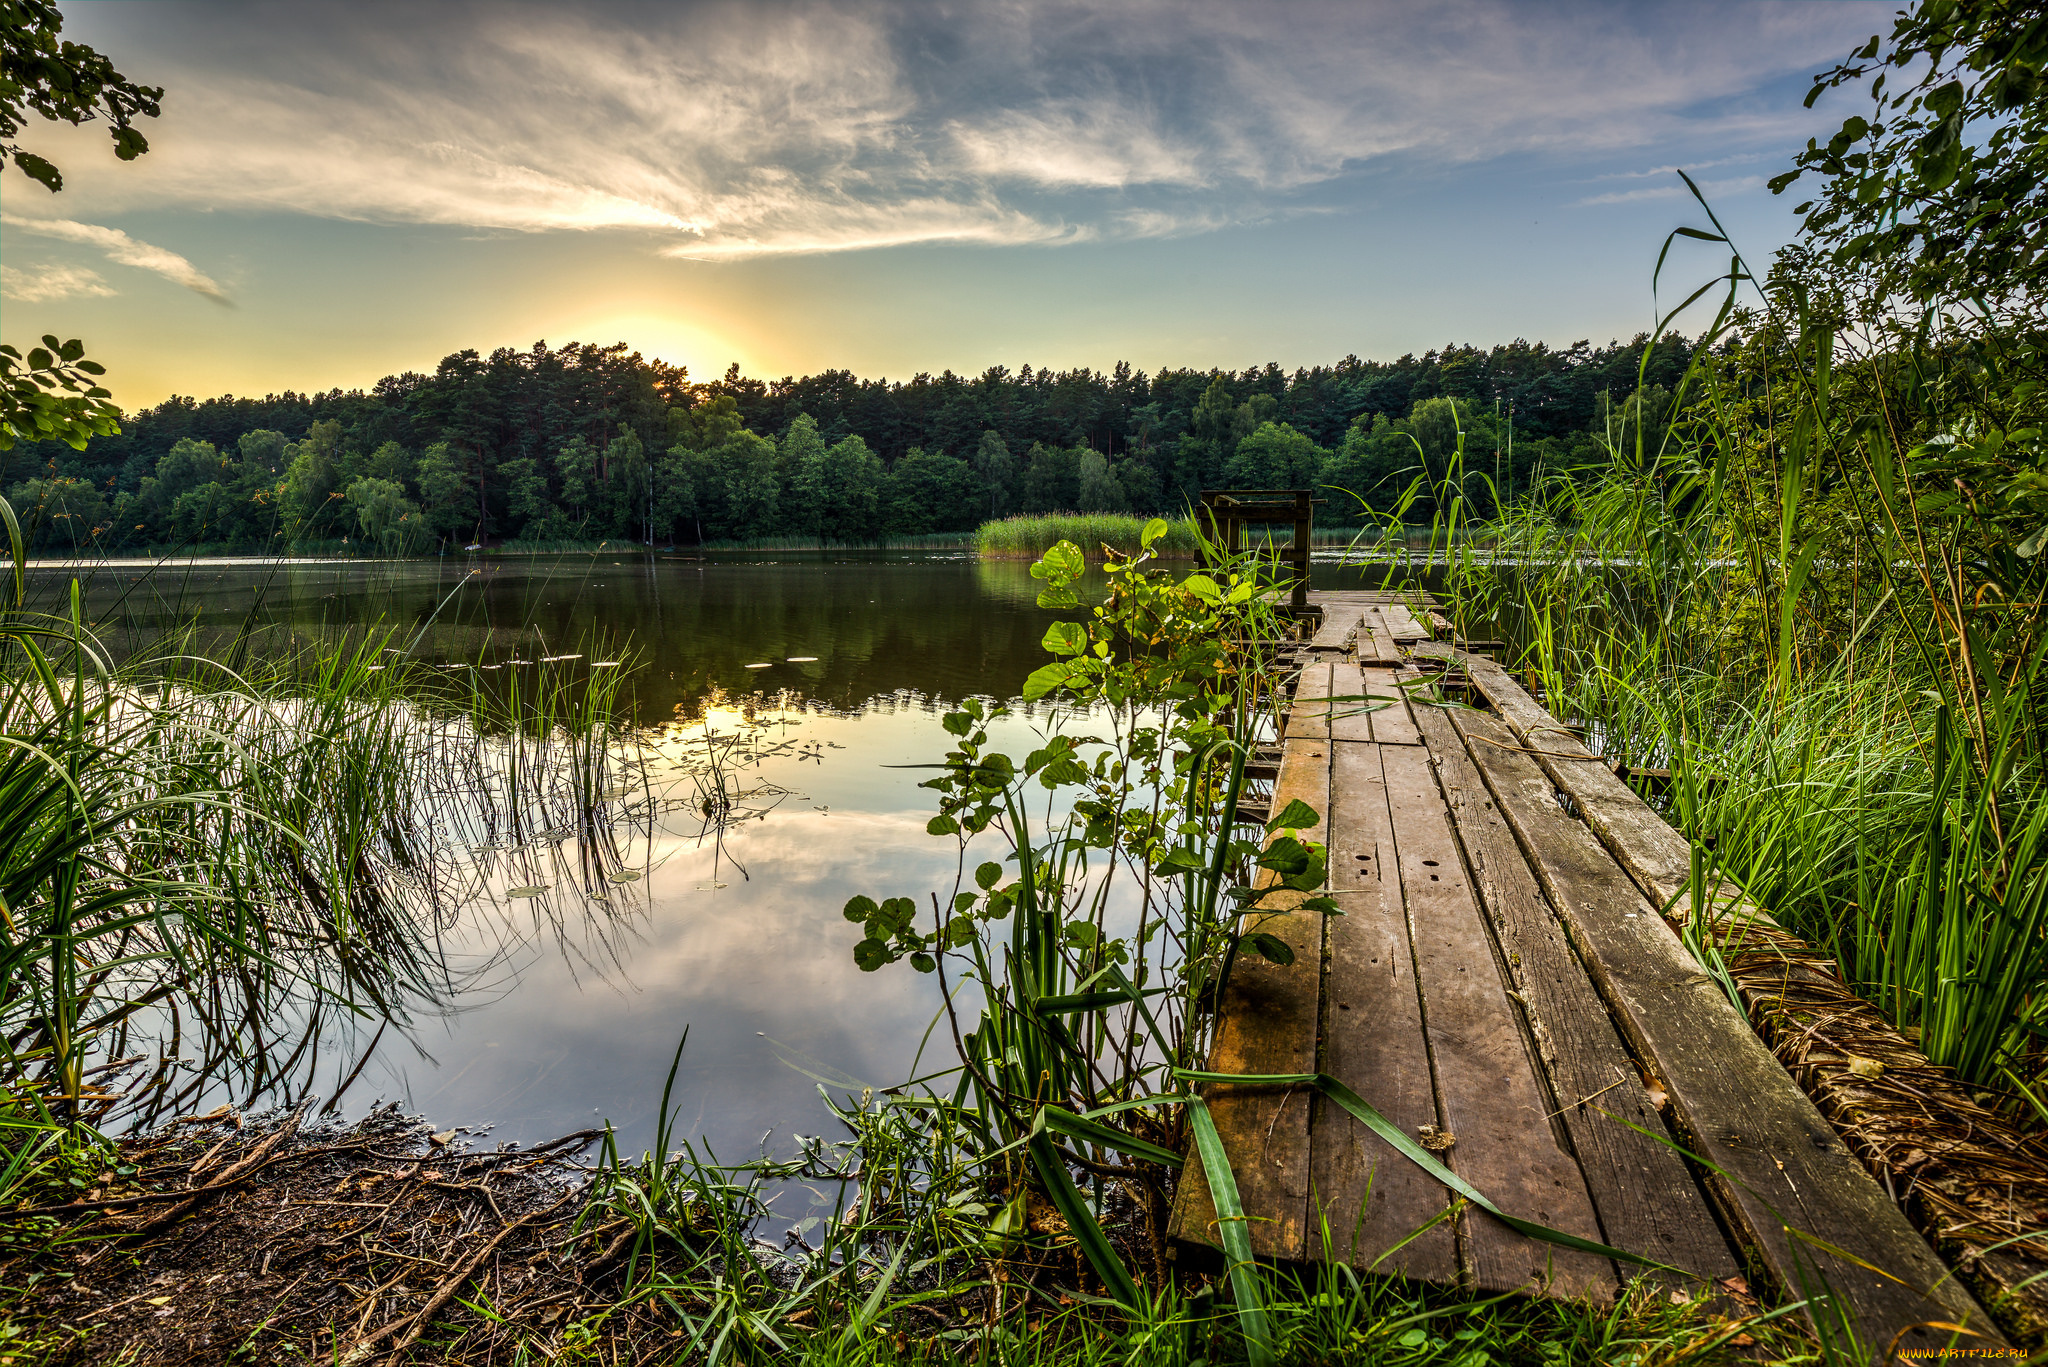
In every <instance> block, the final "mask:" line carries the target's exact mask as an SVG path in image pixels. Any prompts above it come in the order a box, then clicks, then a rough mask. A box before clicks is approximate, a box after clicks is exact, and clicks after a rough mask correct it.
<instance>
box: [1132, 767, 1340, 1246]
mask: <svg viewBox="0 0 2048 1367" xmlns="http://www.w3.org/2000/svg"><path fill="white" fill-rule="evenodd" d="M1330 752H1331V745H1330V743H1329V742H1328V741H1327V740H1319V739H1309V740H1303V739H1299V738H1294V739H1289V740H1288V741H1287V742H1286V743H1285V744H1284V746H1283V747H1282V753H1281V758H1280V776H1279V778H1278V779H1276V780H1275V781H1274V785H1273V803H1274V805H1275V807H1284V806H1286V805H1287V803H1288V802H1289V801H1291V800H1293V799H1295V798H1299V799H1301V800H1302V801H1303V802H1306V803H1307V804H1308V805H1309V806H1311V807H1313V808H1315V809H1316V811H1317V813H1318V814H1319V815H1320V817H1321V820H1320V821H1319V822H1318V824H1317V825H1316V827H1315V828H1314V829H1313V830H1311V831H1309V832H1306V833H1305V834H1306V836H1307V838H1309V839H1312V840H1322V839H1323V838H1324V835H1323V833H1324V832H1325V831H1326V830H1327V829H1328V819H1329V811H1330ZM1263 872H1264V871H1262V873H1263ZM1260 881H1261V885H1262V886H1268V885H1270V883H1271V881H1272V876H1271V875H1270V874H1266V875H1265V876H1264V877H1262V879H1261V880H1260ZM1303 896H1304V894H1301V893H1295V892H1278V891H1276V892H1272V893H1269V894H1267V896H1266V897H1264V898H1262V899H1260V901H1259V903H1258V904H1257V906H1256V907H1255V908H1254V909H1253V910H1251V911H1248V912H1247V913H1246V914H1245V915H1244V916H1243V917H1242V918H1240V921H1239V929H1240V932H1241V933H1246V932H1250V931H1254V930H1256V931H1260V932H1263V933H1266V934H1269V935H1276V936H1278V937H1279V938H1280V939H1282V940H1283V941H1285V942H1286V943H1287V946H1288V947H1289V948H1290V949H1292V950H1293V951H1294V962H1293V963H1291V964H1286V965H1281V964H1275V963H1270V962H1268V961H1267V960H1265V959H1263V958H1261V957H1260V956H1259V955H1257V954H1254V953H1249V952H1240V953H1239V954H1237V955H1236V956H1234V959H1233V962H1232V966H1231V971H1230V979H1229V981H1228V982H1227V983H1226V984H1224V989H1223V992H1222V994H1221V996H1220V998H1219V1000H1218V1003H1217V1026H1216V1039H1215V1042H1214V1044H1213V1046H1212V1047H1211V1049H1210V1053H1209V1070H1210V1071H1212V1072H1218V1073H1312V1072H1315V1071H1316V1035H1317V1028H1318V1019H1317V1018H1318V1014H1319V1007H1320V1001H1321V991H1322V959H1323V917H1322V915H1321V914H1320V913H1318V912H1299V911H1294V910H1292V908H1293V907H1295V906H1298V905H1299V904H1300V903H1301V901H1302V900H1303ZM1313 1095H1314V1093H1313V1092H1312V1091H1311V1090H1310V1089H1308V1088H1303V1087H1269V1086H1257V1085H1250V1084H1236V1083H1214V1084H1211V1085H1209V1086H1207V1087H1205V1088H1203V1096H1204V1097H1206V1098H1207V1100H1208V1103H1209V1110H1210V1113H1211V1114H1212V1115H1213V1116H1214V1117H1215V1121H1216V1130H1217V1133H1218V1135H1219V1136H1220V1137H1221V1138H1222V1140H1223V1149H1224V1152H1225V1153H1227V1154H1228V1155H1229V1156H1230V1167H1231V1172H1232V1174H1233V1175H1234V1176H1235V1178H1236V1180H1237V1191H1238V1197H1239V1199H1240V1200H1241V1201H1242V1202H1243V1204H1244V1208H1245V1212H1246V1214H1247V1215H1249V1216H1250V1217H1251V1241H1252V1249H1253V1251H1254V1252H1255V1253H1257V1254H1258V1255H1259V1256H1260V1257H1266V1258H1283V1259H1293V1260H1300V1259H1302V1258H1303V1257H1304V1256H1306V1253H1307V1236H1308V1229H1309V1191H1310V1173H1309V1160H1310V1150H1309V1111H1310V1106H1309V1101H1310V1098H1311V1097H1312V1096H1313ZM1215 1219H1216V1208H1215V1204H1214V1202H1213V1200H1212V1199H1211V1197H1210V1194H1209V1184H1208V1180H1207V1178H1206V1177H1205V1176H1204V1174H1203V1172H1202V1167H1201V1161H1200V1159H1199V1158H1198V1157H1196V1156H1195V1155H1193V1154H1192V1153H1191V1154H1190V1155H1189V1161H1188V1164H1187V1167H1186V1168H1185V1169H1184V1170H1183V1171H1182V1173H1181V1180H1180V1186H1179V1187H1178V1188H1177V1190H1176V1192H1175V1199H1174V1212H1173V1219H1172V1222H1171V1224H1170V1226H1169V1230H1170V1232H1171V1234H1172V1235H1173V1236H1174V1237H1175V1238H1179V1239H1183V1240H1189V1241H1197V1242H1202V1243H1208V1244H1215V1243H1216V1242H1217V1238H1216V1230H1215Z"/></svg>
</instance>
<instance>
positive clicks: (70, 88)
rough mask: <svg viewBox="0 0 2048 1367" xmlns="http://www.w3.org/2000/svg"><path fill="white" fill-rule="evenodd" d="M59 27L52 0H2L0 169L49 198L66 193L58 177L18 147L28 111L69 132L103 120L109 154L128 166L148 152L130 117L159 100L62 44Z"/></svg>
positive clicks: (83, 50) (84, 51)
mask: <svg viewBox="0 0 2048 1367" xmlns="http://www.w3.org/2000/svg"><path fill="white" fill-rule="evenodd" d="M63 28H64V14H63V11H61V10H59V9H58V8H57V6H56V4H55V3H54V0H0V164H4V163H5V162H8V161H12V162H13V163H14V164H15V165H16V166H18V167H20V168H21V171H22V173H23V174H25V175H26V176H28V177H29V179H31V180H33V181H35V182H36V183H37V184H39V185H42V186H43V187H45V188H46V189H48V190H49V191H50V192H51V193H52V194H54V193H56V192H57V191H59V190H61V189H63V188H64V177H63V175H62V173H61V172H59V171H58V170H57V168H56V167H55V166H53V165H52V164H51V163H50V162H49V161H47V160H45V159H44V158H42V157H39V156H37V155H35V154H34V153H33V152H24V151H22V150H21V143H20V141H19V139H20V136H21V131H22V129H23V128H24V127H25V126H26V124H27V119H28V115H29V114H30V113H35V114H38V115H40V116H42V117H43V118H45V119H48V120H50V121H51V122H62V123H68V124H71V125H73V126H74V127H76V126H78V125H80V124H84V123H88V122H90V121H92V120H94V119H98V118H102V117H104V118H105V119H106V120H107V121H108V122H109V123H111V124H112V125H113V127H112V128H111V129H110V130H109V131H110V132H111V133H112V134H113V138H114V155H115V156H117V157H119V158H120V159H121V160H122V161H133V160H135V159H136V158H137V157H139V156H141V155H142V154H143V153H144V152H147V151H148V150H149V140H148V139H147V138H145V137H143V136H142V130H141V129H139V128H136V127H135V120H136V119H138V118H149V119H153V118H155V117H156V116H157V115H158V114H159V113H160V112H161V110H160V109H159V106H158V101H160V100H162V99H163V97H164V92H163V90H162V89H161V88H159V87H155V86H146V85H137V84H136V83H135V82H133V81H131V80H129V79H128V78H127V77H125V76H123V75H122V74H121V73H120V72H118V71H116V70H114V64H113V63H112V62H110V61H108V60H107V59H106V58H105V57H103V56H101V55H100V54H99V53H97V52H95V51H93V50H92V49H91V48H89V47H87V46H86V45H85V44H83V43H73V42H66V41H60V40H59V39H58V37H57V35H58V34H59V33H61V32H62V31H63Z"/></svg>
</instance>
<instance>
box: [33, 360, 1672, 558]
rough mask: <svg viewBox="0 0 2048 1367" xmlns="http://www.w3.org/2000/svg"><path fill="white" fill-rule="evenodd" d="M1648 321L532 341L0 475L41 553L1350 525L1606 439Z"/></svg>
mask: <svg viewBox="0 0 2048 1367" xmlns="http://www.w3.org/2000/svg"><path fill="white" fill-rule="evenodd" d="M1647 341H1648V339H1647V338H1642V337H1638V338H1636V339H1634V340H1633V341H1632V342H1629V343H1626V344H1624V343H1619V342H1616V343H1611V344H1609V345H1608V346H1605V347H1594V346H1592V345H1591V344H1590V343H1588V342H1579V343H1577V344H1575V345H1573V346H1570V347H1563V348H1552V347H1549V346H1546V345H1544V344H1543V343H1540V342H1539V343H1530V342H1526V341H1521V340H1517V341H1515V342H1513V343H1510V344H1507V345H1503V346H1495V347H1493V348H1492V349H1490V350H1481V349H1480V348H1477V347H1474V346H1469V345H1461V346H1447V347H1445V348H1443V349H1442V350H1440V351H1430V352H1428V353H1426V354H1424V355H1423V356H1421V357H1419V358H1418V357H1416V356H1413V355H1407V356H1403V357H1401V358H1400V359H1399V360H1396V361H1391V362H1375V361H1361V360H1359V359H1358V358H1357V357H1356V356H1347V357H1345V358H1344V359H1343V360H1342V361H1340V362H1338V363H1337V364H1336V365H1334V366H1316V367H1313V368H1304V369H1297V370H1295V371H1294V372H1293V373H1291V374H1290V373H1288V372H1286V371H1284V370H1282V369H1281V368H1280V367H1279V366H1278V365H1276V364H1272V363H1268V364H1266V365H1265V366H1263V367H1252V368H1248V369H1246V370H1243V371H1239V372H1231V371H1196V370H1162V371H1160V372H1159V373H1157V374H1156V375H1152V376H1147V375H1146V374H1145V372H1143V371H1139V370H1133V369H1132V368H1131V367H1130V366H1129V365H1127V364H1118V365H1117V366H1116V367H1115V368H1114V369H1112V370H1109V371H1097V370H1090V369H1085V368H1084V369H1075V370H1066V371H1053V370H1050V369H1045V370H1034V369H1032V368H1031V367H1030V366H1029V365H1026V366H1024V367H1022V368H1021V369H1019V370H1016V371H1011V370H1009V369H1008V368H1007V367H1003V366H995V367H991V368H990V369H988V370H986V371H984V372H983V373H982V374H980V375H978V376H975V377H973V378H966V377H962V376H959V375H955V374H954V373H952V372H951V371H947V372H945V373H944V374H941V375H938V376H936V377H934V376H931V375H924V374H921V375H918V376H916V377H914V378H913V379H911V380H909V381H908V382H891V381H888V380H883V379H874V380H864V379H861V378H859V377H857V376H855V375H853V374H851V373H850V372H847V371H827V372H825V373H823V374H819V375H809V376H805V377H802V378H800V379H799V378H794V377H789V378H784V379H782V380H778V381H773V382H764V381H761V380H757V379H752V378H749V377H746V376H743V375H741V374H740V372H739V368H738V366H737V365H735V366H734V367H732V368H731V369H730V370H728V371H727V373H726V375H725V377H724V378H723V379H722V380H718V381H715V382H711V383H695V382H692V381H691V380H690V378H689V375H688V373H687V372H686V371H685V370H684V369H682V368H680V367H677V366H672V365H667V364H664V363H662V362H660V361H658V360H657V361H649V360H646V359H644V358H643V357H641V356H640V355H639V354H638V353H636V352H631V351H629V350H628V348H627V347H626V346H625V345H624V344H623V343H619V344H614V345H610V346H597V345H586V344H580V343H574V342H572V343H569V344H567V345H564V346H560V347H555V348H550V347H549V346H548V345H546V343H544V342H536V343H535V344H534V345H533V347H532V348H531V349H530V350H526V351H519V350H515V349H511V348H502V349H499V350H497V351H494V352H492V353H491V354H490V355H488V356H484V355H482V354H480V353H478V352H476V351H461V352H457V353H456V354H454V355H452V356H449V357H447V358H446V359H444V360H443V361H442V362H441V363H440V365H439V366H438V367H437V368H436V369H435V371H434V373H433V374H432V375H421V374H417V373H410V372H409V373H406V374H402V375H393V376H388V377H386V378H385V379H383V380H380V381H379V382H378V383H377V384H376V385H375V386H374V387H373V388H371V389H370V390H368V391H367V392H365V391H362V390H350V391H343V390H338V389H337V390H334V391H331V392H328V393H324V394H297V393H290V392H287V393H283V394H273V395H268V396H266V397H264V398H261V399H254V398H236V397H233V396H223V397H220V398H214V399H204V400H201V399H193V398H185V397H173V398H170V399H167V400H166V401H164V402H163V403H161V404H158V405H157V406H155V407H153V408H147V409H143V410H141V411H139V412H136V413H132V414H124V415H122V417H121V419H120V430H119V431H118V432H115V433H112V434H109V435H102V436H95V437H93V438H92V439H91V440H90V441H89V442H87V444H86V445H85V447H84V449H83V450H73V449H72V448H71V447H69V446H67V445H65V444H63V443H61V442H56V441H47V442H42V443H24V444H22V445H20V446H17V447H16V448H15V449H14V450H13V451H11V452H8V453H6V454H5V455H0V490H4V491H5V492H6V495H7V497H8V498H10V499H11V500H12V501H13V503H14V506H15V507H16V508H17V509H19V510H20V512H21V514H22V517H23V521H24V523H25V524H26V527H27V529H28V531H29V533H30V535H31V537H32V538H33V540H34V543H35V545H36V546H37V547H38V549H40V550H42V551H44V552H45V553H50V552H57V553H62V552H65V551H77V552H81V553H93V554H99V553H106V552H111V551H130V552H135V551H161V550H169V549H178V550H184V551H208V550H219V551H231V550H256V549H269V550H280V549H286V548H297V549H309V548H320V549H329V550H331V549H354V548H367V549H370V550H373V551H375V552H377V553H383V554H420V553H426V552H430V551H433V550H435V549H437V548H446V547H450V546H454V547H465V546H477V545H482V546H506V545H509V546H512V547H514V548H519V547H532V548H545V547H567V546H571V545H579V544H581V545H589V544H595V543H599V542H605V541H610V542H613V543H619V542H629V543H637V544H646V545H676V544H690V545H703V544H716V543H722V542H744V541H749V540H757V539H761V538H767V537H796V538H807V539H814V540H817V541H819V542H827V543H839V544H874V543H878V542H884V541H887V540H889V539H890V538H898V537H912V536H924V535H931V534H934V533H947V532H963V531H971V530H972V529H973V528H975V527H976V526H977V525H979V524H980V523H981V522H983V521H985V520H987V519H990V518H995V517H1002V516H1006V515H1009V514H1013V513H1044V512H1055V511H1076V512H1133V513H1153V512H1173V511H1178V510H1180V509H1182V508H1184V507H1186V506H1187V505H1188V503H1189V502H1190V501H1192V499H1193V498H1194V497H1195V495H1196V494H1198V493H1199V492H1200V491H1201V490H1202V489H1204V488H1222V487H1238V488H1278V487H1288V488H1296V487H1302V486H1304V485H1314V486H1324V487H1323V495H1324V497H1325V498H1326V499H1327V500H1328V501H1327V502H1326V504H1325V505H1324V507H1323V509H1322V510H1321V511H1320V512H1319V514H1318V517H1319V520H1321V521H1324V522H1327V523H1331V524H1335V525H1355V524H1357V523H1359V522H1361V521H1362V520H1364V518H1365V516H1366V510H1367V509H1368V508H1374V507H1384V506H1385V505H1386V504H1388V503H1391V502H1392V501H1393V499H1394V497H1395V495H1396V494H1398V492H1399V491H1400V490H1401V489H1403V488H1405V487H1406V486H1407V485H1408V484H1409V483H1410V482H1411V481H1412V479H1413V477H1414V476H1415V475H1417V474H1422V473H1430V474H1432V475H1433V476H1435V477H1437V478H1438V479H1439V480H1440V477H1441V474H1442V472H1443V471H1444V470H1445V469H1446V468H1447V462H1448V461H1449V458H1450V454H1451V452H1452V451H1453V450H1454V449H1455V447H1456V442H1457V436H1458V433H1459V432H1460V431H1462V432H1463V433H1464V435H1465V452H1466V462H1465V464H1466V469H1467V472H1468V473H1467V476H1466V481H1465V487H1466V494H1467V497H1468V498H1469V499H1470V501H1471V506H1472V507H1473V509H1475V510H1476V511H1477V512H1478V513H1479V514H1481V515H1482V516H1483V515H1487V514H1490V512H1491V510H1492V508H1493V505H1494V502H1495V500H1496V499H1499V500H1503V501H1504V500H1506V499H1507V498H1510V497H1512V495H1513V493H1514V491H1515V490H1516V489H1517V488H1528V487H1530V485H1531V484H1532V482H1533V481H1534V480H1536V479H1537V478H1539V477H1540V475H1541V474H1542V473H1543V472H1545V471H1551V472H1556V471H1560V470H1565V469H1570V468H1573V467H1574V466H1575V465H1578V464H1583V463H1585V462H1586V461H1589V460H1591V459H1594V458H1595V454H1596V450H1597V447H1596V442H1595V434H1596V433H1597V432H1603V431H1605V430H1606V429H1608V428H1609V427H1610V426H1611V425H1613V424H1615V423H1616V422H1617V421H1619V420H1620V419H1622V418H1623V417H1624V416H1625V415H1626V414H1628V413H1632V412H1636V411H1641V412H1646V413H1648V414H1650V420H1651V423H1652V426H1653V427H1654V426H1656V424H1657V423H1658V421H1659V418H1660V415H1661V414H1662V413H1663V412H1664V410H1665V409H1667V408H1668V406H1669V393H1670V390H1671V388H1672V387H1673V386H1675V385H1676V383H1677V381H1678V378H1679V377H1680V376H1681V375H1683V373H1684V372H1685V369H1686V366H1687V364H1688V363H1689V361H1690V360H1691V359H1692V347H1691V345H1690V344H1689V343H1687V342H1686V340H1685V339H1684V338H1682V337H1665V338H1663V339H1660V340H1659V341H1658V342H1657V344H1656V345H1655V346H1654V348H1653V349H1652V353H1651V356H1650V361H1649V364H1648V366H1647V367H1646V368H1642V369H1640V371H1639V367H1640V366H1641V362H1642V359H1643V351H1644V347H1645V345H1646V343H1647ZM1639 383H1640V384H1641V385H1642V387H1643V393H1642V395H1641V396H1640V402H1639V403H1626V402H1624V401H1625V400H1627V399H1629V398H1630V397H1631V396H1633V395H1634V393H1635V390H1636V389H1637V387H1638V384H1639ZM1425 465H1427V467H1428V468H1427V470H1425V468H1424V467H1425ZM1422 515H1423V516H1425V517H1427V515H1428V510H1427V509H1426V508H1425V509H1423V510H1422Z"/></svg>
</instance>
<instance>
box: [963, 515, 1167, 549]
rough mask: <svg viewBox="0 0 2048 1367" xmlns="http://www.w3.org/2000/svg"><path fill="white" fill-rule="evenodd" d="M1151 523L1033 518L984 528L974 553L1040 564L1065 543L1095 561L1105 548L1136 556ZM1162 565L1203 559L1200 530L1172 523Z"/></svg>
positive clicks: (1095, 518) (1122, 518)
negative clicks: (1172, 560) (1046, 555)
mask: <svg viewBox="0 0 2048 1367" xmlns="http://www.w3.org/2000/svg"><path fill="white" fill-rule="evenodd" d="M1146 522H1147V519H1145V518H1142V517H1132V516H1130V515H1128V514H1125V513H1033V514H1025V515H1022V516H1018V517H1006V518H1003V519H1001V520H1000V521H996V522H984V523H982V524H981V530H980V531H978V532H976V533H975V535H974V546H975V550H976V551H977V552H979V553H980V554H981V555H982V556H983V557H985V558H987V559H991V560H1036V559H1038V558H1039V557H1040V556H1042V555H1044V554H1045V553H1046V552H1047V551H1049V550H1051V549H1052V548H1053V547H1054V546H1057V545H1058V544H1059V543H1060V542H1062V541H1071V542H1073V543H1074V544H1075V545H1076V546H1079V547H1080V548H1081V552H1082V554H1084V555H1086V556H1087V557H1088V558H1089V559H1090V560H1096V559H1100V558H1101V556H1102V548H1103V547H1104V546H1109V547H1112V548H1114V549H1115V551H1116V552H1117V554H1119V555H1125V556H1132V555H1136V554H1137V553H1138V551H1139V550H1140V544H1139V543H1140V539H1141V537H1142V536H1143V534H1144V531H1145V526H1146ZM1152 549H1153V554H1154V555H1155V556H1157V557H1159V558H1161V559H1175V560H1194V559H1198V558H1200V556H1201V553H1202V544H1201V539H1200V538H1199V537H1198V536H1197V535H1196V533H1195V524H1194V523H1193V522H1192V521H1191V520H1189V519H1187V518H1181V519H1179V520H1177V521H1173V522H1170V523H1168V525H1167V532H1166V536H1165V538H1164V539H1163V540H1161V541H1160V542H1159V543H1158V544H1157V545H1155V546H1154V547H1153V548H1152Z"/></svg>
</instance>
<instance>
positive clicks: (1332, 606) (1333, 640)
mask: <svg viewBox="0 0 2048 1367" xmlns="http://www.w3.org/2000/svg"><path fill="white" fill-rule="evenodd" d="M1364 615H1365V609H1364V607H1363V606H1361V605H1358V604H1337V603H1325V604H1323V621H1322V625H1320V626H1318V627H1317V628H1316V634H1315V635H1314V636H1312V637H1310V638H1309V643H1308V645H1309V649H1310V650H1343V649H1345V648H1346V646H1348V645H1349V644H1350V641H1351V634H1352V633H1353V632H1354V631H1357V630H1358V623H1359V619H1360V618H1362V617H1363V616H1364Z"/></svg>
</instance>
